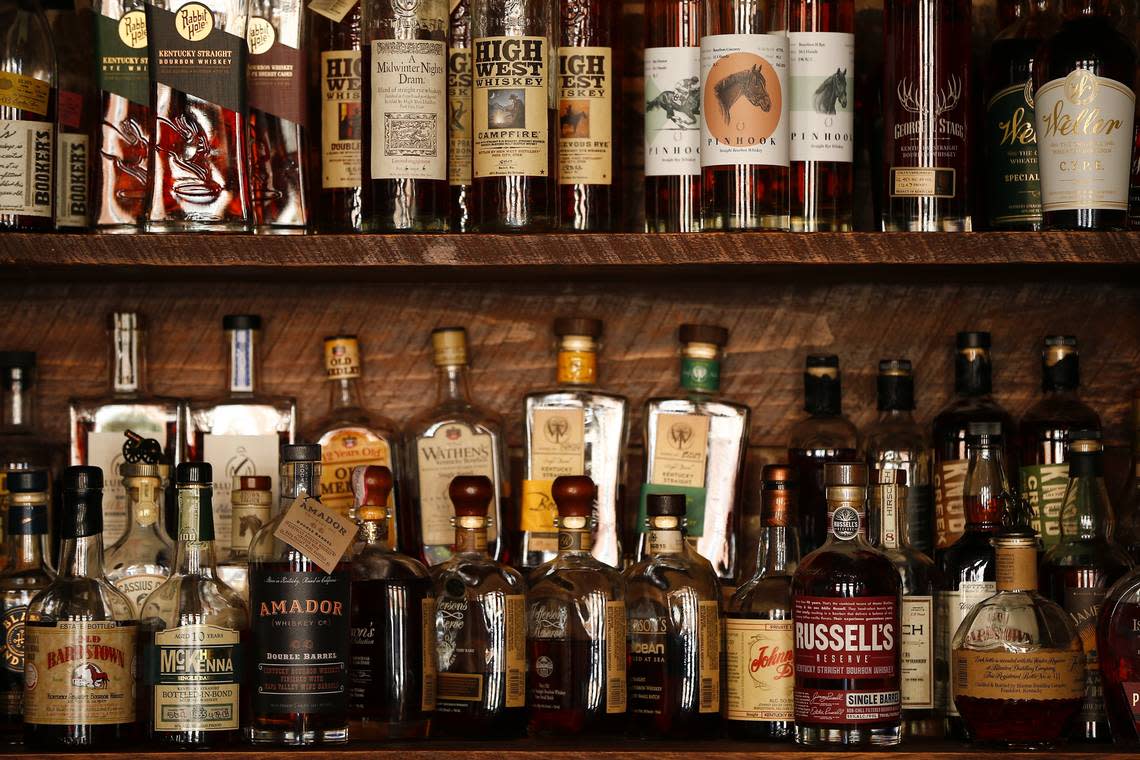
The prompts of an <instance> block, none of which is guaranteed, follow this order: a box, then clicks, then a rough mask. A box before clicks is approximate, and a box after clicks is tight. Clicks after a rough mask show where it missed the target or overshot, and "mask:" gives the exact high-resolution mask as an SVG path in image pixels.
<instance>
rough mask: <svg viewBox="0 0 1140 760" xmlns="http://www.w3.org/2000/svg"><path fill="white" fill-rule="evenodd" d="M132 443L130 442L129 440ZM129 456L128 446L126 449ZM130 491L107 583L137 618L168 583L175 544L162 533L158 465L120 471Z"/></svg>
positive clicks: (129, 464)
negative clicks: (121, 595)
mask: <svg viewBox="0 0 1140 760" xmlns="http://www.w3.org/2000/svg"><path fill="white" fill-rule="evenodd" d="M128 441H129V439H128ZM123 448H124V452H127V446H124V447H123ZM119 475H120V476H121V477H122V479H123V487H124V488H125V489H126V491H127V532H126V533H124V534H123V535H122V536H120V537H119V540H118V541H116V542H115V543H114V544H112V546H111V547H110V548H109V549H107V556H106V557H104V559H103V564H104V565H106V566H107V580H109V581H111V583H112V585H114V587H115V588H117V589H119V591H122V592H123V593H124V594H126V596H127V598H128V599H130V600H131V604H132V605H133V606H134V611H135V614H136V615H137V614H138V613H139V612H140V611H141V610H142V607H143V603H144V602H145V601H146V599H147V597H148V596H150V593H151V592H152V591H154V590H155V589H157V588H158V587H159V586H161V585H162V584H163V582H165V581H166V579H167V577H168V576H169V575H170V567H171V564H170V563H171V562H172V561H173V559H174V542H173V541H171V540H170V536H168V535H167V534H166V531H165V530H163V529H162V521H161V520H160V515H161V514H162V508H163V505H164V504H165V502H166V500H165V498H164V493H163V488H162V485H163V483H162V481H163V477H162V472H161V470H160V469H159V465H158V464H157V463H152V462H147V461H145V460H141V461H134V462H132V461H130V460H129V459H128V460H127V461H126V462H124V463H123V464H122V465H121V466H120V467H119Z"/></svg>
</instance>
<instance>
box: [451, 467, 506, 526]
mask: <svg viewBox="0 0 1140 760" xmlns="http://www.w3.org/2000/svg"><path fill="white" fill-rule="evenodd" d="M447 495H448V496H450V497H451V503H452V504H454V505H455V516H456V517H486V516H487V507H489V506H490V505H491V499H493V498H494V496H495V487H494V485H492V483H491V479H490V478H488V477H487V476H486V475H460V476H459V477H456V478H452V480H451V485H449V486H448V487H447Z"/></svg>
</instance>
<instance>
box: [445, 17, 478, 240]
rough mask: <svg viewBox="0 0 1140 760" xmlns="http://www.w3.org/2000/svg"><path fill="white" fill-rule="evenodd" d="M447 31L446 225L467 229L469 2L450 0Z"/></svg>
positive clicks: (469, 203)
mask: <svg viewBox="0 0 1140 760" xmlns="http://www.w3.org/2000/svg"><path fill="white" fill-rule="evenodd" d="M447 24H448V32H447V184H448V187H449V192H450V194H451V203H450V205H449V208H450V210H451V216H450V219H449V220H448V229H450V230H451V231H452V232H470V231H471V225H472V218H471V215H472V213H473V212H474V208H473V203H472V195H471V194H472V185H471V182H472V179H471V172H472V165H471V140H472V134H471V108H472V101H471V74H472V65H471V4H470V2H469V0H451V13H450V14H448V21H447Z"/></svg>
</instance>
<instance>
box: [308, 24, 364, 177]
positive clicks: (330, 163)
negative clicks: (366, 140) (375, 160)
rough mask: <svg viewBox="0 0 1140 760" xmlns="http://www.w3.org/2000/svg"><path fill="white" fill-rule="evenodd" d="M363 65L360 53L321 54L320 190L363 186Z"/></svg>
mask: <svg viewBox="0 0 1140 760" xmlns="http://www.w3.org/2000/svg"><path fill="white" fill-rule="evenodd" d="M310 7H312V6H311V5H310ZM362 66H363V62H362V59H361V55H360V51H359V50H326V51H324V52H322V53H321V72H320V78H321V187H322V188H324V189H326V190H333V189H339V188H355V187H360V167H361V163H360V140H361V132H360V130H361V120H360V84H361V67H362Z"/></svg>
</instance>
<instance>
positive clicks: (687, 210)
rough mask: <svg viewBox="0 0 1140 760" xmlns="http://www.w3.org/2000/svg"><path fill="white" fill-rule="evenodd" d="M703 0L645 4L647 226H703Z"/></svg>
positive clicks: (675, 229)
mask: <svg viewBox="0 0 1140 760" xmlns="http://www.w3.org/2000/svg"><path fill="white" fill-rule="evenodd" d="M703 12H704V3H703V2H701V0H647V2H646V3H645V54H644V59H645V229H646V230H647V231H649V232H697V231H698V230H700V228H701V129H700V120H701V111H702V110H703V108H702V106H701V45H700V43H701V34H702V30H703V29H704V19H703V18H702V15H703Z"/></svg>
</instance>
